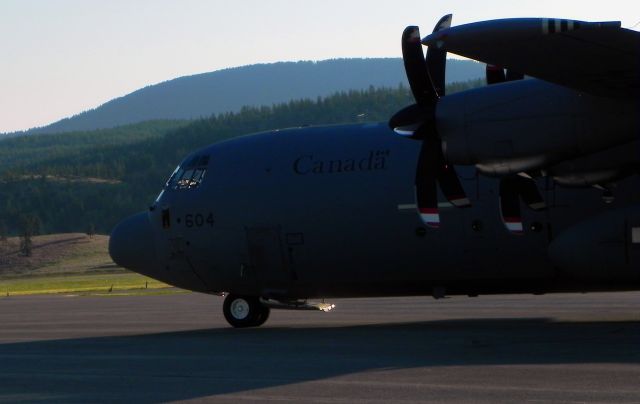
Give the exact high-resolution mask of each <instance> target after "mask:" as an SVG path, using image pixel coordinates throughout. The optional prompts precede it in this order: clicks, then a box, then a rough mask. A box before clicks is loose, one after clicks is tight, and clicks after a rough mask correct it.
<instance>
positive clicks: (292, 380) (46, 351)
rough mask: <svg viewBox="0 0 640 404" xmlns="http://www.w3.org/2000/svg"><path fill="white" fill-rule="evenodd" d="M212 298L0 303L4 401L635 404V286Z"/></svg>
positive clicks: (638, 357)
mask: <svg viewBox="0 0 640 404" xmlns="http://www.w3.org/2000/svg"><path fill="white" fill-rule="evenodd" d="M222 300H223V299H222V298H220V297H215V296H206V295H198V294H179V295H167V296H131V297H64V296H40V297H8V298H6V297H5V298H0V401H47V402H51V401H59V402H100V401H115V400H120V401H122V400H126V401H137V402H159V401H173V400H207V399H210V400H215V401H216V402H252V401H276V402H278V401H283V402H307V403H308V402H318V403H325V402H327V403H354V402H383V403H387V402H448V401H453V402H491V403H493V402H618V403H619V402H640V293H617V294H614V293H605V294H589V295H547V296H503V297H479V298H466V297H465V298H463V297H457V298H451V299H443V300H438V301H436V300H433V299H431V298H426V297H420V298H393V299H354V300H338V301H335V303H336V306H337V307H336V310H335V311H334V312H332V313H321V312H292V311H272V315H271V318H270V320H269V321H268V322H267V324H266V325H265V326H263V327H262V328H258V329H241V330H236V329H232V328H229V327H228V326H227V324H226V323H225V321H224V319H223V317H222V313H221V306H222Z"/></svg>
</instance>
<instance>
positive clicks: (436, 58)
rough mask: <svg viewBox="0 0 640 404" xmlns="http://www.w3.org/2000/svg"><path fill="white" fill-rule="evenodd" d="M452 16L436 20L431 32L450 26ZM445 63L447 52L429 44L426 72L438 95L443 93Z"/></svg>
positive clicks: (448, 15)
mask: <svg viewBox="0 0 640 404" xmlns="http://www.w3.org/2000/svg"><path fill="white" fill-rule="evenodd" d="M452 18H453V16H452V15H451V14H447V15H445V16H444V17H442V18H441V19H440V21H438V23H437V24H436V26H435V28H434V29H433V32H434V33H435V32H438V31H441V30H443V29H447V28H450V27H451V19H452ZM446 65H447V52H446V51H445V50H442V49H438V48H436V47H434V46H430V47H429V48H428V49H427V72H428V73H429V77H430V79H431V83H433V84H432V85H433V88H434V90H435V92H436V94H437V95H438V96H440V97H444V95H445V72H446Z"/></svg>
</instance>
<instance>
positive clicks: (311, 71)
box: [28, 58, 484, 133]
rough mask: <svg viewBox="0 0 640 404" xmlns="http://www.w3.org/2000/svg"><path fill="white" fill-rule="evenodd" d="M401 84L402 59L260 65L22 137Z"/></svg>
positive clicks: (136, 97)
mask: <svg viewBox="0 0 640 404" xmlns="http://www.w3.org/2000/svg"><path fill="white" fill-rule="evenodd" d="M481 77H484V65H481V64H479V63H476V62H473V61H468V60H465V61H463V60H454V59H450V60H449V61H448V64H447V81H448V82H450V83H451V82H463V81H468V80H471V79H477V78H481ZM400 83H403V84H404V85H406V84H407V82H406V77H405V73H404V67H403V64H402V60H401V59H399V58H387V59H335V60H326V61H321V62H282V63H274V64H260V65H251V66H244V67H238V68H232V69H225V70H219V71H215V72H211V73H204V74H197V75H193V76H187V77H180V78H177V79H174V80H169V81H165V82H163V83H160V84H156V85H152V86H148V87H145V88H142V89H140V90H138V91H135V92H133V93H131V94H128V95H125V96H123V97H121V98H116V99H114V100H112V101H109V102H107V103H105V104H103V105H101V106H99V107H98V108H96V109H92V110H89V111H86V112H83V113H80V114H78V115H76V116H73V117H71V118H67V119H63V120H61V121H58V122H56V123H53V124H51V125H48V126H45V127H42V128H37V129H32V130H30V131H29V132H28V133H59V132H70V131H79V130H92V129H98V128H112V127H115V126H120V125H126V124H131V123H135V122H144V121H149V120H167V119H169V120H175V119H194V118H200V117H207V116H210V115H211V114H218V113H224V112H237V111H239V110H240V108H241V107H243V106H247V105H249V106H262V105H267V106H268V105H273V104H277V103H282V102H287V101H289V100H292V99H301V98H312V99H315V98H316V97H318V96H323V97H324V96H328V95H330V94H333V93H335V92H337V91H346V90H350V89H354V90H363V89H367V88H369V86H374V87H397V86H398V84H400Z"/></svg>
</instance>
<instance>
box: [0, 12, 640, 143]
mask: <svg viewBox="0 0 640 404" xmlns="http://www.w3.org/2000/svg"><path fill="white" fill-rule="evenodd" d="M523 3H524V2H523ZM223 4H224V5H223ZM403 5H404V6H403V7H402V8H400V7H398V6H394V5H383V6H378V7H371V4H370V3H368V2H364V1H362V0H357V1H352V2H349V3H346V4H344V2H338V1H337V0H330V1H327V2H324V3H322V4H304V5H301V4H299V3H296V2H293V1H290V0H277V1H274V2H270V4H268V5H266V4H263V3H260V2H255V1H254V2H252V1H249V2H245V3H243V4H226V3H222V2H220V1H204V0H189V1H184V2H177V1H170V0H162V1H152V0H143V1H138V2H136V3H134V4H130V3H127V2H124V1H121V0H119V1H113V2H110V3H108V4H101V3H90V4H89V3H86V2H83V1H80V0H61V1H57V2H55V4H52V3H44V4H43V3H42V2H38V1H36V0H27V1H24V0H23V1H20V0H7V1H5V2H3V3H2V5H0V34H1V35H0V52H2V54H3V55H6V60H7V61H9V62H8V63H5V64H3V65H1V66H0V77H1V79H0V80H2V81H1V83H2V86H1V87H2V89H3V91H2V92H1V93H0V111H2V115H0V133H10V132H16V131H25V130H28V129H31V128H35V127H41V126H46V125H48V124H50V123H53V122H56V121H58V120H61V119H64V118H68V117H71V116H74V115H77V114H79V113H82V112H84V111H88V110H91V109H95V108H97V107H98V106H100V105H102V104H104V103H106V102H109V101H110V100H112V99H115V98H119V97H123V96H125V95H127V94H130V93H132V92H135V91H137V90H139V89H142V88H144V87H148V86H152V85H155V84H159V83H162V82H166V81H169V80H173V79H176V78H179V77H186V76H193V75H197V74H204V73H211V72H214V71H219V70H225V69H233V68H240V67H244V66H250V65H255V64H271V63H278V62H297V61H312V62H319V61H323V60H328V59H344V58H380V57H385V58H398V57H401V54H400V53H401V51H400V46H399V38H400V35H401V32H402V30H403V29H404V27H405V26H406V25H411V24H416V23H418V24H419V25H421V26H422V30H423V31H424V32H427V28H426V27H429V28H430V27H431V26H432V25H433V24H435V22H436V21H437V20H438V19H439V18H440V17H441V16H442V15H444V14H447V13H449V12H453V14H454V19H453V24H454V25H461V24H464V23H469V22H473V21H480V20H486V19H497V18H512V17H524V16H528V17H540V16H545V17H558V18H571V19H577V20H587V21H605V20H618V21H621V22H622V26H623V27H626V28H632V29H636V28H637V26H638V23H640V21H639V20H640V13H638V12H637V10H634V7H633V5H630V4H628V3H626V2H622V1H613V2H608V3H607V4H606V5H584V4H581V3H578V2H576V1H569V2H564V3H563V4H556V2H553V1H548V0H544V1H540V2H537V3H536V4H530V2H529V3H528V4H527V3H524V4H516V3H513V2H504V1H501V0H487V1H486V2H483V3H482V5H478V4H471V5H469V4H466V3H465V2H463V1H462V0H452V1H449V2H446V3H445V2H437V3H435V4H432V5H429V7H427V5H426V4H425V3H424V2H422V1H420V2H418V1H417V0H408V1H407V2H405V3H403ZM218 9H224V10H225V12H224V13H217V11H218ZM336 10H339V12H336ZM362 10H366V15H364V13H363V12H362ZM416 11H417V12H416ZM422 11H424V12H422ZM634 12H635V14H634ZM417 14H419V15H420V17H419V18H416V15H417ZM239 21H240V22H241V24H240V25H239V23H238V22H239ZM327 21H330V24H329V23H327ZM239 26H240V28H238V27H239ZM238 33H240V34H241V36H239V35H238ZM207 38H210V40H209V39H207ZM283 44H284V45H283ZM220 55H223V57H220Z"/></svg>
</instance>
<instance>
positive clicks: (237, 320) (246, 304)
mask: <svg viewBox="0 0 640 404" xmlns="http://www.w3.org/2000/svg"><path fill="white" fill-rule="evenodd" d="M222 313H223V314H224V318H225V319H226V320H227V322H228V323H229V324H230V325H231V326H232V327H235V328H246V327H257V326H259V325H262V324H264V322H265V321H267V318H268V317H269V308H268V307H264V306H263V305H262V304H260V301H259V300H258V298H257V297H255V296H241V295H234V294H229V295H227V297H226V298H225V299H224V304H223V305H222Z"/></svg>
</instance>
